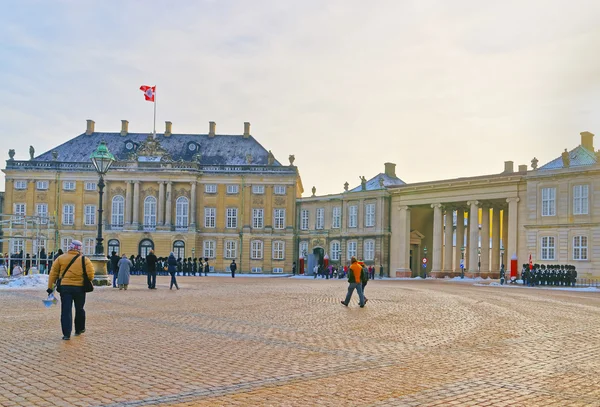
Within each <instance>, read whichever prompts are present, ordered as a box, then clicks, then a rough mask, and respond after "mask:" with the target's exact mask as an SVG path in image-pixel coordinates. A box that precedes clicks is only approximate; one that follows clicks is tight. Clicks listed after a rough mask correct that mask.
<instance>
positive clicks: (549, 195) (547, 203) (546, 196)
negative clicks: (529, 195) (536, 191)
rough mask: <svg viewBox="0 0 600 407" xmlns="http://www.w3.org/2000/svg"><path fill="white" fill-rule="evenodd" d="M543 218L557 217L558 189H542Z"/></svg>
mask: <svg viewBox="0 0 600 407" xmlns="http://www.w3.org/2000/svg"><path fill="white" fill-rule="evenodd" d="M542 216H556V188H542Z"/></svg>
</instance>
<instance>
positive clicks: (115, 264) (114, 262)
mask: <svg viewBox="0 0 600 407" xmlns="http://www.w3.org/2000/svg"><path fill="white" fill-rule="evenodd" d="M119 260H121V258H120V257H119V256H117V252H115V251H113V252H112V253H111V254H110V268H111V269H112V272H113V288H117V276H118V275H119Z"/></svg>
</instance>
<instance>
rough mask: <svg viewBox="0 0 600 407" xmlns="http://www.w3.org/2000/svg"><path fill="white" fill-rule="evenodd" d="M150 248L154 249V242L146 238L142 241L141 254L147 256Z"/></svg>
mask: <svg viewBox="0 0 600 407" xmlns="http://www.w3.org/2000/svg"><path fill="white" fill-rule="evenodd" d="M150 250H154V242H153V241H152V240H150V239H144V240H142V241H141V242H140V248H139V253H140V256H142V257H143V258H146V256H147V255H148V253H150Z"/></svg>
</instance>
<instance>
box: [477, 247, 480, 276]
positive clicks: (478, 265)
mask: <svg viewBox="0 0 600 407" xmlns="http://www.w3.org/2000/svg"><path fill="white" fill-rule="evenodd" d="M477 271H479V272H481V248H477Z"/></svg>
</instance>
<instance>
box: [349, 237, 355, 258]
mask: <svg viewBox="0 0 600 407" xmlns="http://www.w3.org/2000/svg"><path fill="white" fill-rule="evenodd" d="M347 249H348V250H347V251H348V260H350V259H351V258H352V257H356V241H350V242H348V244H347Z"/></svg>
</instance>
